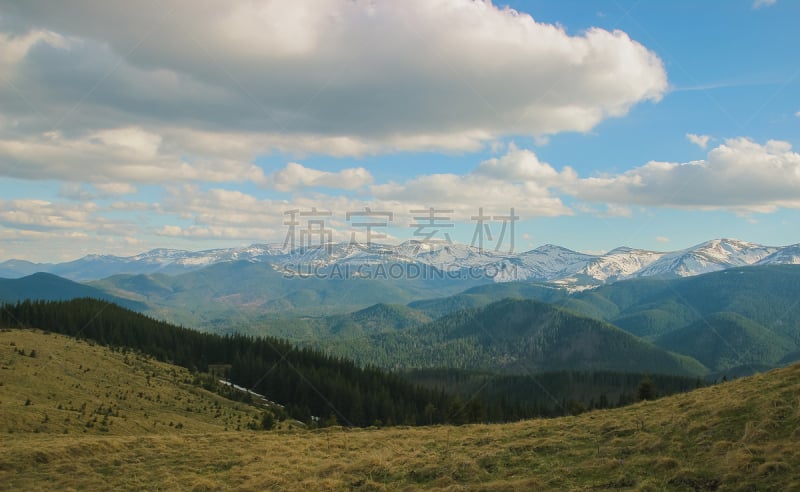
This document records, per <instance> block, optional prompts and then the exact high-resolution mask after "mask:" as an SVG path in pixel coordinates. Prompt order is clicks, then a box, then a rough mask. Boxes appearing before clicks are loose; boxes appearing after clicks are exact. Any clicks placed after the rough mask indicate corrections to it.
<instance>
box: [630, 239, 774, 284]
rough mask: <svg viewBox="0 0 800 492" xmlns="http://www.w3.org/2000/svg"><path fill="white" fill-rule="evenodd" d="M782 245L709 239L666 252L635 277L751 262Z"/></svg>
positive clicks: (681, 274) (685, 274)
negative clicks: (680, 249)
mask: <svg viewBox="0 0 800 492" xmlns="http://www.w3.org/2000/svg"><path fill="white" fill-rule="evenodd" d="M781 249H782V248H776V247H771V246H762V245H760V244H754V243H748V242H745V241H739V240H736V239H713V240H711V241H706V242H704V243H701V244H698V245H697V246H693V247H691V248H688V249H685V250H682V251H675V252H673V253H666V254H664V255H662V256H661V258H659V259H658V260H657V261H655V262H653V263H652V264H651V265H649V266H647V267H645V268H643V269H642V270H641V271H640V272H639V273H638V276H641V277H649V276H677V277H691V276H693V275H699V274H701V273H709V272H715V271H718V270H724V269H726V268H733V267H737V266H747V265H755V264H757V263H758V262H759V261H761V260H763V259H764V258H766V257H768V256H770V255H772V254H774V253H775V252H777V251H779V250H781Z"/></svg>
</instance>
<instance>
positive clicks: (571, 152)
mask: <svg viewBox="0 0 800 492" xmlns="http://www.w3.org/2000/svg"><path fill="white" fill-rule="evenodd" d="M799 19H800V2H795V1H790V0H776V1H765V0H757V1H754V0H741V1H740V0H724V1H723V0H719V1H702V2H698V1H670V2H661V1H654V0H640V1H623V0H610V1H596V2H584V1H578V0H573V1H554V0H549V1H545V0H541V1H528V2H510V3H505V2H494V3H489V2H469V1H463V2H462V1H458V0H451V1H442V2H425V1H421V0H420V1H409V2H398V3H393V2H383V3H373V2H366V1H357V2H341V1H338V0H319V1H313V2H286V1H264V2H244V1H241V2H238V1H234V2H228V3H226V4H225V5H224V6H223V5H222V4H220V3H219V2H212V1H210V0H208V1H206V0H204V1H197V2H192V3H191V4H190V3H187V2H180V1H167V2H158V3H156V2H143V3H141V4H138V5H135V6H133V5H131V6H121V5H113V4H111V3H110V2H93V1H88V0H79V1H75V2H72V3H70V4H69V5H65V4H62V3H61V2H39V1H36V0H32V1H29V2H24V3H22V2H13V1H4V0H0V260H3V259H9V258H21V259H29V260H34V261H63V260H68V259H73V258H77V257H80V256H83V255H85V254H89V253H110V254H117V255H128V254H135V253H138V252H141V251H145V250H148V249H151V248H155V247H170V248H180V249H191V250H198V249H206V248H216V247H229V246H238V245H245V244H250V243H263V242H283V241H284V239H285V238H286V235H287V227H286V225H285V224H284V221H285V220H286V218H285V216H284V212H285V211H287V210H291V209H299V210H305V211H308V210H311V209H312V208H313V207H316V208H317V209H318V210H327V211H330V212H331V215H330V216H329V217H326V218H324V220H325V227H326V228H327V229H330V231H331V237H332V238H333V239H334V240H347V239H348V238H350V237H351V235H352V234H353V233H355V234H356V235H357V236H356V237H357V239H358V240H363V228H358V227H354V226H353V224H352V221H351V222H348V221H347V220H346V214H347V212H355V211H363V210H364V209H365V207H369V208H370V209H371V210H372V211H383V212H392V214H393V217H392V221H391V223H389V224H388V226H387V227H380V228H379V229H376V231H378V232H380V233H383V234H386V235H387V236H388V237H387V238H386V239H385V240H386V241H390V242H398V241H403V240H407V239H414V238H416V239H419V238H421V236H419V234H418V235H417V236H415V232H417V233H419V231H418V229H417V228H416V227H414V226H413V225H412V224H413V223H414V219H413V217H414V216H415V215H418V214H414V213H411V212H410V211H411V210H415V209H421V208H428V207H434V208H436V209H439V210H452V212H448V213H442V214H440V215H442V216H445V215H446V216H447V217H449V219H447V220H446V221H442V222H443V223H448V224H452V226H453V227H451V228H447V232H449V233H450V234H451V238H452V239H453V240H455V241H459V242H464V243H469V242H470V240H471V238H472V237H473V232H474V229H475V225H476V222H475V221H473V220H471V218H472V217H473V216H475V215H476V214H477V213H478V208H479V207H482V208H483V209H484V214H487V215H491V216H493V217H500V216H503V215H508V213H509V209H510V208H514V210H515V214H516V215H518V216H519V221H518V222H516V224H515V249H516V250H518V251H520V250H526V249H532V248H534V247H536V246H539V245H542V244H546V243H552V244H559V245H562V246H565V247H568V248H571V249H575V250H580V251H588V252H600V251H607V250H610V249H612V248H614V247H617V246H621V245H627V246H631V247H637V248H643V249H654V250H675V249H681V248H685V247H689V246H692V245H693V244H696V243H699V242H702V241H704V240H707V239H711V238H718V237H733V238H738V239H743V240H747V241H752V242H758V243H762V244H770V245H785V244H794V243H798V242H800V211H799V210H798V209H800V153H799V152H800V150H798V149H800V52H798V50H797V47H798V46H800V34H798V32H797V29H796V25H797V21H798V20H799ZM488 225H489V226H490V228H491V230H492V231H493V233H494V235H495V238H496V236H497V233H498V232H499V229H500V227H501V225H502V221H500V220H494V221H492V222H491V223H490V224H488ZM444 231H445V230H444V229H441V232H444ZM426 232H431V230H426ZM437 237H439V236H437ZM504 246H506V247H507V246H508V243H506V245H504Z"/></svg>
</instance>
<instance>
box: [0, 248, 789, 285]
mask: <svg viewBox="0 0 800 492" xmlns="http://www.w3.org/2000/svg"><path fill="white" fill-rule="evenodd" d="M427 246H430V245H426V244H424V243H421V242H419V241H406V242H404V243H401V244H399V245H384V244H377V243H376V244H372V245H369V246H366V245H358V244H350V243H331V244H328V245H323V246H315V247H300V248H295V249H293V250H289V249H288V248H285V247H284V246H283V245H279V244H252V245H249V246H244V247H238V248H221V249H210V250H203V251H187V250H177V249H167V248H157V249H153V250H150V251H147V252H144V253H140V254H138V255H133V256H129V257H120V256H112V255H88V256H85V257H83V258H79V259H77V260H73V261H70V262H65V263H40V264H37V263H31V262H27V261H24V260H7V261H4V262H2V263H0V277H10V278H14V277H17V278H18V277H22V276H26V275H30V274H31V273H34V272H36V271H42V272H46V273H52V274H54V275H58V276H61V277H64V278H67V279H70V280H74V281H91V280H100V279H103V278H107V277H110V276H113V275H119V274H127V275H136V274H144V275H149V274H155V273H162V274H166V275H175V274H180V273H187V272H191V271H196V270H199V269H202V268H205V267H208V266H212V265H215V264H219V263H224V262H231V261H248V262H254V263H268V264H270V265H272V266H273V267H274V268H275V269H276V270H278V271H281V272H283V273H285V274H289V275H296V274H311V273H312V272H313V273H314V274H319V275H326V274H328V273H330V269H333V268H337V267H338V268H342V267H347V268H348V270H347V272H348V273H347V274H352V273H351V270H350V267H352V268H353V270H355V269H356V268H359V267H368V266H375V265H389V264H401V265H411V264H414V265H416V266H417V267H420V268H430V269H436V270H441V271H447V272H448V273H450V272H455V273H458V274H459V275H469V276H470V277H474V279H480V280H482V281H485V282H487V283H489V282H508V281H515V280H532V281H541V282H553V283H556V284H558V285H560V286H563V287H565V288H567V289H570V290H582V289H586V288H591V287H594V286H598V285H603V284H607V283H610V282H614V281H617V280H624V279H629V278H640V277H666V278H676V277H688V276H695V275H699V274H702V273H709V272H713V271H719V270H725V269H728V268H733V267H737V266H747V265H762V264H800V244H793V245H788V246H764V245H760V244H756V243H751V242H747V241H741V240H738V239H726V238H723V239H712V240H709V241H705V242H703V243H700V244H697V245H695V246H692V247H689V248H685V249H681V250H677V251H667V252H659V251H650V250H644V249H637V248H631V247H627V246H620V247H617V248H614V249H612V250H610V251H608V252H607V253H603V254H588V253H581V252H577V251H573V250H570V249H568V248H564V247H562V246H557V245H552V244H545V245H542V246H539V247H537V248H535V249H532V250H529V251H524V252H521V253H500V252H496V251H491V250H480V249H478V248H475V247H472V246H467V245H463V244H450V245H445V246H443V247H439V248H435V249H430V248H427ZM398 271H399V270H398Z"/></svg>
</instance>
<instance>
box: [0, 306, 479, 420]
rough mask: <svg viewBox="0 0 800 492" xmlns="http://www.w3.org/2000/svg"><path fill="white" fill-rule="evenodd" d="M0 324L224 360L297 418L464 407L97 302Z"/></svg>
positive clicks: (169, 355)
mask: <svg viewBox="0 0 800 492" xmlns="http://www.w3.org/2000/svg"><path fill="white" fill-rule="evenodd" d="M0 326H3V327H8V328H23V327H24V328H29V327H30V328H40V329H45V330H48V331H52V332H57V333H62V334H65V335H69V336H73V337H78V338H85V339H90V340H94V341H96V342H98V343H100V344H103V345H110V346H117V347H126V348H129V349H133V350H139V351H142V352H144V353H146V354H150V355H153V356H155V357H156V358H158V359H160V360H163V361H168V362H172V363H174V364H178V365H181V366H184V367H187V368H189V369H192V370H198V371H206V370H207V368H208V365H209V364H230V365H231V368H230V379H231V380H232V382H234V383H236V384H238V385H240V386H244V387H247V388H251V389H253V390H254V391H256V392H257V393H261V394H264V395H267V396H268V397H269V398H270V399H271V400H273V401H276V402H278V403H282V404H285V405H286V408H287V411H288V412H289V413H290V414H291V415H292V416H294V417H295V418H298V419H300V420H303V421H309V420H310V417H311V416H312V415H314V416H319V417H321V418H323V419H327V420H330V419H331V416H333V417H335V418H336V420H337V421H338V422H339V423H341V424H343V425H352V426H366V425H372V424H374V423H377V422H380V423H383V424H412V425H413V424H422V423H444V422H448V421H451V420H452V418H453V416H454V415H453V414H458V413H461V412H465V411H466V410H467V409H465V408H463V406H462V405H460V403H459V401H458V400H457V399H455V398H451V397H449V396H447V395H445V394H444V393H442V392H440V391H434V390H428V389H424V388H421V387H417V386H414V385H412V384H410V383H408V382H406V381H405V380H403V379H401V378H400V377H399V376H396V375H392V374H387V373H384V372H382V371H380V370H378V369H374V368H360V367H357V366H356V365H355V364H354V363H353V362H350V361H347V360H344V359H339V358H335V357H330V356H326V355H323V354H321V353H319V352H316V351H313V350H311V349H296V348H294V347H293V346H292V345H290V344H289V343H287V342H285V341H282V340H278V339H274V338H253V337H248V336H242V335H226V336H220V335H215V334H209V333H201V332H198V331H194V330H190V329H186V328H182V327H177V326H173V325H170V324H168V323H165V322H161V321H156V320H154V319H151V318H148V317H146V316H144V315H141V314H139V313H135V312H132V311H129V310H126V309H123V308H121V307H119V306H116V305H115V304H112V303H109V302H105V301H100V300H96V299H76V300H71V301H55V302H45V301H24V302H19V303H16V304H8V305H5V306H2V307H0ZM482 405H483V403H481V402H477V401H476V402H474V403H473V407H476V408H473V410H472V413H471V414H469V415H467V414H465V415H458V418H459V420H460V421H464V420H466V421H469V420H470V415H472V416H474V418H475V419H477V418H478V417H477V416H480V415H481V414H484V415H485V412H482V411H479V410H480V408H477V407H481V406H482Z"/></svg>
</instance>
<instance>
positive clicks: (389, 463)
mask: <svg viewBox="0 0 800 492" xmlns="http://www.w3.org/2000/svg"><path fill="white" fill-rule="evenodd" d="M12 340H17V341H16V342H15V343H16V347H11V346H10V345H9V344H10V342H11V341H12ZM49 343H52V344H53V346H52V347H51V346H50V345H48V344H49ZM23 344H24V345H26V347H25V349H26V350H30V349H35V350H37V354H36V357H35V358H31V357H28V356H21V355H19V354H18V353H16V352H13V351H12V350H11V349H16V348H20V347H21V345H23ZM51 350H53V352H52V353H51V354H48V352H49V351H51ZM0 354H1V357H2V369H0V377H2V379H0V382H2V386H0V398H1V399H2V406H0V409H2V412H3V413H2V417H0V419H1V420H0V425H2V426H5V428H6V429H7V430H6V431H5V432H6V433H5V435H4V437H3V445H2V447H0V487H2V488H4V489H9V490H36V489H59V490H69V489H76V490H80V489H84V490H95V489H104V490H108V489H114V490H141V489H158V490H223V489H229V488H236V489H241V490H301V489H306V490H348V489H358V490H398V489H399V490H414V489H418V488H427V489H439V490H466V489H469V490H603V489H618V490H620V489H621V490H800V365H795V366H792V367H788V368H784V369H778V370H774V371H771V372H769V373H765V374H760V375H757V376H753V377H750V378H746V379H742V380H739V381H734V382H729V383H724V384H720V385H717V386H713V387H710V388H703V389H699V390H696V391H693V392H691V393H687V394H682V395H677V396H673V397H669V398H664V399H661V400H658V401H654V402H643V403H639V404H636V405H633V406H630V407H626V408H622V409H615V410H604V411H595V412H591V413H586V414H583V415H580V416H577V417H565V418H559V419H552V420H530V421H525V422H518V423H513V424H504V425H499V424H498V425H470V426H462V427H450V426H437V427H418V428H401V427H394V428H387V429H363V430H362V429H354V430H347V429H342V428H327V429H321V430H315V431H307V430H279V431H271V432H256V431H238V432H237V431H233V430H231V426H230V425H228V426H227V427H228V430H227V431H226V430H225V427H226V425H225V424H224V423H215V421H216V420H218V419H219V418H220V417H216V418H215V417H214V416H213V415H207V416H206V415H205V414H202V413H197V412H186V411H185V408H184V412H183V413H181V412H179V411H178V410H176V408H180V406H177V407H175V406H167V407H164V408H163V413H159V410H158V408H155V407H152V408H151V409H150V410H148V417H147V419H146V421H144V422H140V423H128V424H124V419H123V418H122V417H120V418H119V421H117V420H115V421H114V422H113V423H112V424H111V425H110V426H109V430H108V431H107V432H100V431H95V430H92V431H87V432H86V433H84V432H82V430H81V431H80V432H78V431H76V430H73V428H71V427H70V428H68V432H67V434H64V433H63V429H60V428H57V427H56V426H55V425H54V426H53V427H52V428H51V427H50V426H47V427H43V428H40V429H38V430H39V432H36V430H37V429H36V428H34V427H31V425H30V424H29V419H27V417H25V412H29V411H32V409H36V408H37V407H39V406H41V407H45V408H47V412H48V415H49V416H50V422H52V421H53V418H54V417H53V415H55V413H56V412H55V411H54V410H50V407H47V405H50V406H53V407H54V405H57V404H56V402H58V401H62V400H64V399H68V398H69V399H72V400H73V401H75V400H77V399H81V398H83V399H84V400H87V399H89V398H96V399H97V400H95V401H101V400H103V399H104V398H106V396H105V395H106V392H109V391H110V392H111V393H112V394H113V391H112V390H114V389H116V390H117V391H119V390H122V389H123V388H125V389H127V390H128V391H129V392H138V391H143V392H144V391H145V390H146V389H147V388H149V387H148V386H143V385H146V383H147V380H146V377H140V375H139V372H140V371H144V369H140V370H139V371H133V370H132V369H130V368H128V369H125V367H129V366H128V365H126V364H125V362H124V360H122V359H121V358H123V357H124V355H123V354H120V353H118V352H112V351H110V350H108V349H105V348H102V347H97V346H89V345H88V344H86V343H82V342H76V341H73V340H70V339H67V338H64V337H58V336H55V335H43V334H40V333H34V332H29V331H26V332H22V331H17V330H15V331H11V332H5V333H2V334H0ZM49 355H53V357H54V358H53V359H49ZM12 356H13V357H12ZM14 357H19V358H20V359H14ZM23 357H27V359H29V360H24V362H23V361H22V358H23ZM72 357H78V358H79V359H80V360H82V361H84V362H82V363H78V362H77V360H73V359H72ZM128 357H131V356H130V355H129V356H128ZM9 358H11V360H14V361H16V363H14V364H9ZM32 361H33V362H32ZM48 361H51V362H48ZM69 361H72V362H69ZM62 362H63V365H60V364H61V363H62ZM142 362H143V363H144V362H147V363H148V364H156V365H157V366H158V367H160V368H163V371H164V372H160V373H158V374H159V375H160V376H159V377H158V378H155V379H156V380H158V381H161V383H163V385H164V386H161V387H160V388H161V389H160V390H159V391H161V392H162V395H163V394H166V393H168V391H170V390H169V389H168V388H170V387H173V386H174V387H175V388H178V389H176V390H175V391H178V390H181V391H187V392H189V393H190V394H192V395H195V396H193V397H189V396H181V398H182V399H183V398H195V399H194V400H192V401H193V403H192V405H195V406H200V407H201V408H202V407H203V403H201V400H200V398H201V396H203V397H208V398H216V397H215V395H210V394H207V395H197V394H195V393H191V391H190V389H189V388H183V389H181V387H180V385H181V384H183V383H181V381H182V379H181V377H182V376H181V374H183V373H182V372H181V371H182V370H181V369H178V368H172V367H170V366H167V365H161V364H157V363H155V362H152V361H142ZM31 363H33V364H39V363H43V364H44V363H47V367H46V371H45V370H44V369H40V371H41V372H40V373H39V374H38V375H37V377H40V376H41V375H42V374H43V373H45V372H46V373H47V374H49V375H50V376H49V380H52V381H59V379H58V378H62V379H63V378H66V377H67V375H68V374H69V377H70V378H76V380H77V381H80V382H75V383H72V384H79V385H81V387H80V388H71V389H70V388H69V385H68V384H67V385H60V384H55V383H53V384H52V385H51V384H49V383H39V385H40V388H39V389H37V390H36V391H39V392H42V391H43V392H44V393H41V394H38V395H35V400H34V396H27V395H34V393H32V392H33V391H34V389H33V388H26V387H20V386H19V385H20V384H22V383H17V382H16V381H23V380H24V378H21V377H20V376H19V375H20V373H21V372H24V371H25V370H30V368H31V367H32V366H29V364H31ZM73 365H74V366H75V367H73ZM78 365H84V366H88V367H90V368H92V370H90V371H89V372H86V373H85V374H82V373H80V372H79V371H80V370H78V369H77V367H78ZM106 366H108V367H106ZM25 368H28V369H25ZM101 368H102V370H106V371H111V373H112V374H114V373H115V372H114V371H116V374H117V376H116V377H118V378H119V379H113V377H114V376H112V377H111V379H108V378H106V379H107V381H108V382H107V383H103V382H102V379H99V380H97V381H94V382H90V381H89V380H88V379H83V378H84V375H85V377H86V378H88V377H89V375H90V374H91V373H92V371H94V370H97V371H100V370H101ZM115 368H116V369H115ZM76 370H77V371H78V372H76ZM149 370H150V371H152V370H153V369H149ZM173 371H174V374H176V375H177V376H176V377H175V379H172V378H173ZM185 374H188V373H185ZM126 375H128V376H126ZM126 377H129V379H128V380H127V382H126V379H125V378H126ZM150 381H151V384H153V381H154V378H153V377H152V376H151V378H150ZM103 384H108V385H109V386H110V388H104V387H102V385H103ZM93 385H100V387H96V386H93ZM62 386H63V387H64V390H65V391H67V390H69V391H70V393H69V394H62V393H60V391H61V390H60V389H59V388H61V387H62ZM73 390H75V391H78V390H80V391H85V393H81V392H80V391H78V392H75V391H73ZM104 391H105V392H104ZM195 391H202V390H196V389H195ZM26 392H27V393H26ZM22 393H25V394H22ZM170 394H171V393H170ZM176 395H177V393H176ZM48 397H49V398H48ZM26 398H31V400H32V404H31V405H25V400H26ZM163 400H164V397H163V396H162V401H163ZM144 401H147V400H144ZM181 403H184V402H183V400H181ZM142 405H143V404H142ZM227 405H230V406H229V407H225V408H226V410H225V412H233V411H234V408H235V405H237V404H235V403H232V402H230V403H227ZM206 406H207V404H206ZM17 407H19V408H22V410H19V408H17ZM54 408H57V407H54ZM159 408H160V407H159ZM247 411H248V410H247V409H246V408H242V412H244V413H242V415H243V419H246V418H249V417H248V414H247V413H246V412H247ZM37 412H38V409H37ZM50 412H53V413H52V414H51V413H50ZM129 412H130V413H129V417H128V420H129V421H130V420H134V421H135V420H137V419H139V418H140V415H139V414H136V413H135V412H133V411H132V410H129ZM176 412H177V413H176ZM120 414H121V415H124V414H125V412H124V411H122V410H120ZM36 415H40V414H39V413H37V414H36ZM214 415H216V413H215V414H214ZM37 418H39V417H37ZM141 418H144V417H143V416H142V417H141ZM194 418H196V419H197V420H196V421H194V420H192V419H194ZM231 418H234V417H233V416H231ZM150 419H153V420H156V421H158V422H160V423H163V422H168V421H173V422H174V421H176V420H181V421H182V422H184V425H183V427H182V428H181V429H176V428H175V426H174V425H173V426H169V425H168V424H165V425H161V424H157V425H156V426H155V428H153V429H151V428H149V422H150ZM203 422H206V423H205V424H204V423H203ZM228 422H229V423H230V422H231V421H230V420H229V421H228ZM47 423H49V422H47ZM17 425H18V426H19V428H17V429H11V428H10V427H9V426H17ZM40 425H41V424H40ZM2 428H3V427H0V429H2ZM12 430H13V432H9V431H12Z"/></svg>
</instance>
